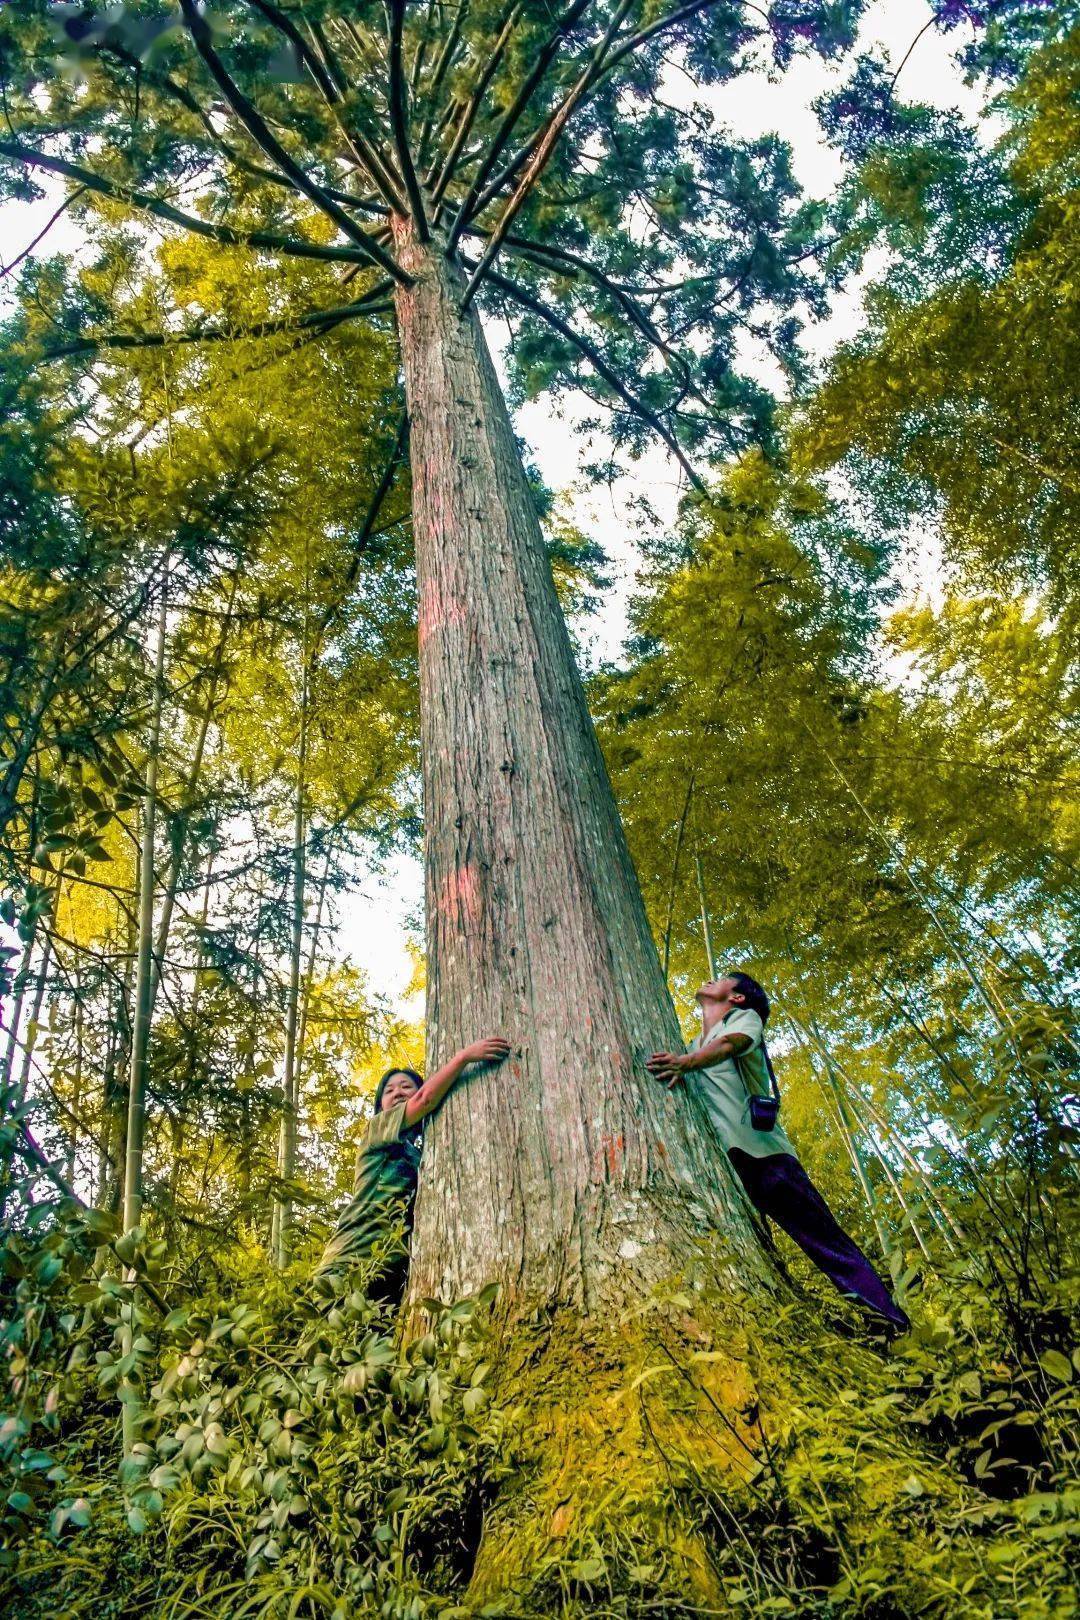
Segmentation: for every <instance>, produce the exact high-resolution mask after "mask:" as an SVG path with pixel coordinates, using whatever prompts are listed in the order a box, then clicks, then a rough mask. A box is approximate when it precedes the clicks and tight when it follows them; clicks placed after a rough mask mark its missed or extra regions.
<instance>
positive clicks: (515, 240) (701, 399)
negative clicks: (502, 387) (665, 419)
mask: <svg viewBox="0 0 1080 1620" xmlns="http://www.w3.org/2000/svg"><path fill="white" fill-rule="evenodd" d="M468 230H469V234H470V235H478V234H482V233H480V232H478V231H477V228H476V226H469V227H468ZM505 240H506V245H507V247H508V248H509V249H510V251H511V252H512V253H520V254H522V255H523V256H524V257H525V258H528V259H533V260H535V261H536V262H537V263H540V264H545V265H550V264H551V263H552V261H554V262H555V263H556V264H562V265H564V266H565V267H566V268H567V270H568V271H570V272H571V273H573V272H580V273H581V274H582V275H584V276H588V278H589V280H590V281H592V282H594V283H595V285H596V286H597V287H599V288H601V290H602V291H604V292H606V293H607V294H608V295H609V297H610V298H611V299H612V301H613V302H614V303H616V304H617V305H618V306H619V308H620V309H621V310H622V311H623V313H624V315H626V316H627V318H628V319H629V320H630V321H631V322H632V323H633V325H634V326H636V327H637V329H638V331H639V332H640V333H641V335H642V336H643V337H644V338H647V339H648V341H649V342H650V343H651V344H652V346H653V348H654V349H656V350H657V351H658V352H659V353H660V354H661V355H663V357H664V360H665V362H666V364H668V365H669V366H670V367H671V369H672V370H673V371H674V372H676V373H677V375H678V377H679V381H680V382H681V383H682V384H683V387H684V388H685V389H686V391H687V393H689V394H691V395H693V397H694V398H695V399H696V400H697V401H698V403H699V404H701V405H704V406H705V407H706V408H708V405H709V401H708V400H707V399H706V398H705V396H704V395H703V394H702V393H701V392H700V390H699V389H698V387H697V385H696V384H695V382H694V380H693V377H692V376H691V374H690V368H689V366H688V365H687V363H686V361H685V359H684V358H683V356H682V355H681V354H679V353H678V352H677V351H676V350H674V349H673V348H672V347H671V345H670V344H669V343H667V342H666V341H665V340H664V338H663V337H662V336H661V334H660V332H659V331H658V330H657V328H656V326H654V324H653V322H652V321H651V320H650V319H649V317H648V315H647V314H646V313H645V311H644V310H643V309H642V308H641V306H640V305H639V304H638V303H637V302H636V300H635V299H634V298H632V297H631V296H630V293H629V290H628V289H627V288H625V287H622V286H620V285H619V283H618V282H615V281H611V280H610V279H609V278H608V277H607V276H605V275H604V273H603V271H602V270H598V269H597V267H596V265H594V264H591V263H590V262H589V260H588V259H583V258H581V257H580V256H579V255H578V254H576V253H571V252H570V251H569V250H568V249H566V248H560V247H556V246H555V245H554V244H553V243H552V244H549V243H546V242H545V243H542V244H541V243H536V242H530V241H528V240H527V239H526V238H525V237H521V236H507V237H506V239H505Z"/></svg>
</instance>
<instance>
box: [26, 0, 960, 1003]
mask: <svg viewBox="0 0 1080 1620" xmlns="http://www.w3.org/2000/svg"><path fill="white" fill-rule="evenodd" d="M930 15H931V10H930V6H929V5H928V4H926V3H925V0H877V3H876V4H873V5H871V6H870V7H869V8H868V11H867V15H866V18H865V21H864V25H863V28H862V32H861V36H860V45H861V46H862V47H863V48H867V49H872V50H874V51H875V53H876V52H877V51H879V50H884V51H885V52H887V54H888V56H889V58H890V59H891V60H892V61H893V62H896V63H899V61H900V60H901V58H902V57H903V56H904V53H905V52H906V51H907V49H908V47H909V45H910V44H911V42H912V40H913V39H914V38H915V36H916V35H917V34H918V33H919V31H920V30H921V29H922V28H923V26H924V25H925V24H926V22H927V21H928V20H929V18H930ZM956 39H957V36H956V35H949V36H945V37H943V36H942V35H940V34H939V33H938V32H937V31H936V30H934V29H931V30H929V31H928V32H927V33H926V34H924V35H923V36H922V38H921V39H920V41H919V43H918V44H917V45H916V47H915V50H914V52H913V53H912V56H911V58H910V60H909V61H908V63H907V65H906V66H905V68H904V73H903V78H902V79H901V81H900V86H899V91H900V93H903V94H906V95H907V96H908V97H910V98H912V99H915V98H918V99H920V100H924V101H928V102H931V103H933V104H935V105H937V106H940V107H958V108H960V109H961V110H963V111H964V112H966V113H968V114H969V115H971V116H974V115H975V114H976V112H977V108H978V104H979V97H978V95H977V93H976V92H974V91H971V90H969V89H968V88H967V87H966V86H965V85H964V84H963V81H962V79H961V78H960V76H959V74H958V73H957V71H956V69H955V67H954V65H953V61H952V48H953V46H954V44H955V43H956ZM844 72H845V69H844V67H843V65H841V67H840V68H839V69H834V68H829V67H828V66H827V65H826V64H824V63H822V62H820V61H818V60H812V59H799V60H797V61H796V62H794V63H793V64H792V66H791V67H790V68H789V69H788V71H787V72H786V73H785V74H784V75H783V77H782V78H780V79H778V80H776V81H770V80H769V79H768V78H767V77H766V76H765V75H764V74H762V75H755V76H752V77H751V76H744V77H742V78H740V79H738V80H737V81H735V82H734V83H732V84H730V85H727V86H725V87H723V88H722V89H720V90H717V91H710V92H707V93H706V94H707V99H708V101H709V102H710V104H711V105H712V106H713V108H714V109H715V110H716V112H717V113H718V115H719V116H720V117H721V118H722V119H723V120H724V121H725V122H726V123H727V124H728V125H729V126H730V127H731V128H732V129H733V130H734V131H736V132H737V133H738V134H741V135H743V136H748V137H753V136H756V135H761V134H765V133H767V132H770V131H776V132H777V133H778V134H779V135H781V136H782V137H783V139H785V140H786V141H788V142H789V143H790V145H791V147H792V150H793V159H794V165H795V171H796V174H797V176H798V177H799V179H800V180H801V181H802V183H803V185H804V187H805V188H806V190H807V192H808V193H809V194H811V195H813V196H827V195H828V193H829V191H830V190H831V189H832V188H833V187H834V186H835V185H836V183H837V181H838V178H839V176H840V167H841V166H840V161H839V158H838V156H837V154H836V153H835V152H833V151H831V150H830V149H829V148H828V147H827V146H826V144H825V142H824V141H823V139H822V136H821V131H820V128H819V127H818V124H817V121H816V119H815V117H814V114H813V112H812V110H811V109H812V105H813V103H814V102H815V101H816V100H817V99H818V97H819V96H821V95H822V94H823V93H824V92H825V91H827V90H828V89H829V88H830V87H831V86H834V85H835V84H837V83H838V82H840V80H841V79H842V77H843V74H844ZM672 92H673V93H678V90H677V86H676V84H675V83H674V82H673V84H672ZM683 93H684V94H687V95H690V94H693V93H694V91H693V89H692V87H691V86H689V85H686V86H685V89H684V92H683ZM56 201H57V199H56V198H55V197H51V198H49V199H47V200H46V201H44V202H41V203H37V204H33V205H30V204H8V205H6V206H4V207H2V208H0V257H2V258H3V261H4V263H5V264H6V263H9V262H10V261H11V260H12V259H13V258H14V257H15V255H16V254H17V253H19V252H20V251H21V250H22V249H23V248H25V247H26V246H27V245H28V243H29V242H30V241H31V240H32V239H33V238H34V236H35V235H36V234H37V233H38V231H40V230H41V229H42V228H43V227H44V225H45V224H46V222H47V220H48V218H49V216H50V214H51V213H52V212H53V210H54V208H55V207H56ZM77 240H78V238H77V235H76V234H75V233H73V232H72V230H71V228H70V226H68V224H67V222H66V221H63V220H62V221H61V222H60V223H59V224H58V225H57V226H56V227H55V228H54V230H52V231H51V232H50V233H49V235H48V237H47V238H46V240H45V242H44V243H43V244H42V247H41V250H40V251H42V252H50V253H55V252H57V251H63V250H65V249H70V248H72V247H73V246H74V245H76V243H77ZM859 312H860V292H859V288H858V287H857V286H855V287H852V288H851V289H849V290H848V291H847V292H845V294H844V295H843V296H842V297H840V298H838V299H837V300H836V301H835V303H834V307H833V309H832V312H831V314H830V317H829V319H828V320H827V321H824V322H821V323H819V324H818V325H817V326H816V327H815V328H813V329H812V330H811V332H810V333H809V335H808V345H809V347H810V350H811V352H812V353H813V354H814V355H816V356H823V355H825V354H827V353H828V352H829V350H830V349H831V348H832V347H833V346H834V345H835V344H837V343H838V342H841V341H843V340H844V339H845V338H846V337H849V336H850V335H851V334H852V333H854V332H855V331H856V330H857V328H858V324H859V318H860V317H859ZM492 337H493V340H494V341H495V342H496V343H497V342H498V333H497V332H493V334H492ZM744 363H745V364H747V366H748V369H752V363H753V362H752V356H749V355H747V356H746V357H744ZM575 414H576V413H575V411H574V409H573V405H572V403H571V405H570V406H569V407H568V408H566V409H564V411H563V412H562V413H561V414H555V413H554V412H553V411H552V408H551V406H550V404H545V403H543V402H540V403H536V404H533V405H529V406H527V407H525V408H524V409H523V410H522V411H521V412H520V413H519V415H518V421H517V425H518V430H519V432H520V433H521V435H522V437H523V438H524V439H525V440H526V442H527V443H528V444H529V446H530V447H531V450H532V453H533V456H534V458H535V461H536V463H537V465H538V467H539V469H540V472H541V473H542V475H543V477H544V479H545V481H546V483H547V484H548V485H549V487H550V488H552V489H554V490H556V491H560V492H565V494H566V495H567V497H568V498H569V500H570V502H571V510H572V513H573V516H574V519H575V521H576V522H577V523H578V525H579V526H580V527H581V528H582V529H583V530H585V531H586V532H588V533H590V534H592V535H594V536H595V537H596V538H597V539H598V540H599V541H600V542H601V543H602V545H603V546H604V548H605V550H606V551H607V553H608V555H609V557H610V558H611V562H612V569H613V572H614V573H615V575H616V580H615V585H614V588H613V590H612V591H611V592H610V593H609V594H608V595H607V597H606V599H605V602H604V604H603V607H602V609H601V610H600V612H599V614H598V615H597V617H596V618H595V619H594V620H593V621H592V622H591V623H590V626H589V633H588V641H589V644H590V651H591V655H592V656H593V657H594V658H614V657H616V656H617V655H618V652H619V649H620V647H621V644H622V640H623V636H624V634H625V627H626V607H627V600H628V597H629V595H630V593H631V592H632V590H633V586H634V576H635V570H636V568H637V566H638V563H639V555H638V551H637V547H636V544H635V540H634V522H633V515H632V511H631V507H630V501H631V499H632V497H633V495H634V494H635V492H637V491H640V490H646V491H647V492H648V495H649V498H650V500H651V502H652V504H653V506H654V508H655V509H656V510H657V512H658V513H659V515H660V517H661V519H662V520H663V521H667V520H669V519H671V518H672V517H673V516H674V513H675V509H676V504H677V500H678V495H679V484H678V480H677V478H676V476H675V472H676V471H677V469H673V465H672V463H671V462H670V460H669V458H668V457H667V455H666V453H664V452H662V451H661V450H660V449H654V450H652V451H650V452H649V453H648V454H647V455H646V456H645V457H643V459H642V460H641V461H639V462H637V463H636V464H633V465H632V466H630V467H628V470H627V473H626V476H625V477H624V478H622V479H621V480H620V481H619V482H618V483H617V484H616V485H615V486H614V487H613V488H612V489H611V490H607V489H604V490H602V491H599V492H596V491H593V492H589V491H586V490H585V489H583V488H582V487H581V485H580V482H579V480H580V470H579V468H580V449H581V445H580V441H579V440H578V439H577V438H576V437H575V435H574V434H573V432H571V431H569V428H570V425H571V423H572V422H573V420H574V416H575ZM583 414H585V413H583ZM928 544H929V541H928ZM931 561H932V560H931V559H930V558H929V556H928V558H927V564H928V565H930V564H931ZM929 572H930V566H927V568H926V569H925V570H917V572H916V583H917V581H918V574H919V573H926V574H928V573H929ZM422 891H423V883H422V875H421V871H420V866H419V863H418V862H417V861H414V860H411V859H407V858H405V857H399V858H397V859H395V860H394V861H392V862H391V863H390V864H389V865H388V867H387V869H386V871H385V872H384V873H383V874H382V875H381V876H380V877H369V878H367V879H365V881H363V882H362V883H360V884H358V886H357V889H356V891H355V893H354V894H353V895H351V896H348V897H343V898H342V899H341V900H340V901H339V903H338V911H339V918H340V923H341V931H340V935H339V946H340V948H341V949H342V950H343V951H344V952H347V953H348V954H349V955H351V957H352V959H353V960H354V962H356V964H357V965H358V966H360V967H362V968H363V969H364V970H365V971H366V973H367V976H368V979H369V982H370V984H371V986H372V988H373V989H374V990H376V991H378V992H380V993H381V994H383V995H385V996H387V997H388V998H389V999H390V1000H391V1002H392V1003H393V1005H394V1006H395V1008H396V1009H398V1010H399V1011H401V1012H402V1013H408V1014H409V1015H411V1016H416V1015H417V1014H418V1013H419V1011H420V1009H419V1008H418V1007H417V1006H415V1005H413V1006H407V1005H406V1003H405V1001H404V992H405V987H406V986H407V984H408V982H409V980H410V979H411V977H412V963H411V961H410V959H409V957H408V954H407V952H406V940H407V938H409V937H410V932H411V931H412V930H413V929H414V928H415V925H416V923H417V921H418V919H419V918H420V916H421V914H422ZM413 937H415V935H413Z"/></svg>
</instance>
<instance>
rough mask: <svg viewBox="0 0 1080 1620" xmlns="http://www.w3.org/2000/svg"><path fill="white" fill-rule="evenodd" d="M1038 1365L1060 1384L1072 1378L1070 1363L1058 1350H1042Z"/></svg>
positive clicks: (1068, 1381) (1066, 1382)
mask: <svg viewBox="0 0 1080 1620" xmlns="http://www.w3.org/2000/svg"><path fill="white" fill-rule="evenodd" d="M1039 1366H1040V1367H1041V1368H1042V1369H1043V1371H1044V1372H1048V1373H1049V1374H1050V1376H1051V1378H1056V1379H1057V1380H1058V1382H1059V1383H1060V1384H1068V1383H1070V1382H1071V1380H1072V1375H1073V1370H1072V1363H1071V1362H1070V1360H1069V1358H1068V1356H1063V1355H1062V1353H1061V1351H1060V1350H1044V1351H1043V1353H1042V1355H1041V1356H1040V1357H1039Z"/></svg>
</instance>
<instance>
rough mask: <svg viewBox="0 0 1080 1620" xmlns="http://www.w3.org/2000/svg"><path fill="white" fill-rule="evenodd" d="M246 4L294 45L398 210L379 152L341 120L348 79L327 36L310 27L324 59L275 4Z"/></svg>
mask: <svg viewBox="0 0 1080 1620" xmlns="http://www.w3.org/2000/svg"><path fill="white" fill-rule="evenodd" d="M248 4H249V5H250V6H253V7H254V8H255V9H256V11H258V12H260V13H261V14H262V16H264V17H265V18H266V20H267V22H269V23H270V24H271V25H272V26H273V27H274V28H276V29H277V30H278V32H279V33H280V34H283V35H284V37H285V38H286V39H287V40H288V41H289V42H290V44H291V45H292V46H293V48H294V50H295V51H296V53H297V55H298V56H299V58H300V60H301V61H302V62H303V64H304V66H305V67H306V68H307V70H308V72H309V73H310V74H311V77H312V78H313V79H314V80H315V83H316V84H317V85H318V87H319V89H320V91H321V92H322V97H323V100H324V101H325V102H326V104H327V106H328V107H329V108H330V111H331V114H332V116H333V119H334V122H335V124H336V125H337V127H338V129H339V130H340V131H341V134H342V136H343V138H344V140H345V142H346V144H347V145H348V148H349V151H350V152H351V153H352V155H353V157H354V158H355V159H356V162H357V163H358V164H359V165H360V167H361V168H363V169H366V170H367V172H368V175H369V176H370V178H371V179H372V180H373V181H374V182H375V185H376V186H377V187H378V189H379V191H381V192H382V195H383V197H384V198H385V200H386V201H387V203H389V205H390V207H391V208H396V209H398V210H400V208H401V199H400V197H399V195H398V191H397V187H396V185H395V183H394V181H393V177H392V176H391V175H390V174H389V173H388V171H387V170H386V168H385V166H384V165H383V163H382V162H381V161H380V159H379V157H378V154H377V153H376V152H375V151H374V150H373V148H372V147H371V146H370V144H369V143H368V142H367V141H366V140H365V139H364V137H363V136H362V135H360V134H359V133H358V132H357V131H356V130H353V129H349V128H348V127H347V126H346V125H345V123H344V122H343V121H342V118H341V114H340V111H339V106H340V103H341V102H342V100H343V99H344V97H345V96H346V94H347V93H348V89H349V83H348V80H347V79H346V78H345V75H344V74H343V72H342V70H341V68H340V66H339V65H338V61H337V58H336V57H335V56H334V53H333V52H332V51H331V49H330V47H329V45H328V44H327V42H326V40H325V39H324V38H323V36H322V35H321V34H320V33H318V32H316V31H315V30H314V29H313V30H312V31H313V33H314V36H315V39H316V40H317V42H318V44H319V48H320V50H322V52H323V56H324V58H325V63H324V62H323V61H321V60H320V58H319V57H318V55H317V54H316V52H315V51H313V50H312V49H311V46H310V45H309V44H308V42H307V40H306V39H305V38H304V36H303V34H301V32H300V30H299V29H298V28H297V26H296V24H295V23H294V22H293V21H292V19H291V18H290V17H288V16H287V15H286V14H285V12H283V11H281V10H280V9H279V8H278V7H277V6H275V5H272V4H271V0H248ZM310 26H311V25H310V24H309V27H310ZM324 189H325V191H326V195H327V196H328V197H333V196H334V191H333V190H332V189H331V188H330V187H329V186H327V187H325V188H324Z"/></svg>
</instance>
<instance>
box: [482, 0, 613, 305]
mask: <svg viewBox="0 0 1080 1620" xmlns="http://www.w3.org/2000/svg"><path fill="white" fill-rule="evenodd" d="M632 4H633V0H619V4H618V5H617V6H616V8H615V11H614V14H613V16H612V18H611V21H610V23H609V24H608V27H607V29H606V31H605V33H604V36H603V38H602V39H601V41H600V43H599V45H598V46H597V47H596V49H595V51H594V52H593V54H592V58H591V60H590V62H589V65H588V67H587V68H586V69H585V71H584V73H582V74H581V75H580V76H579V77H578V80H577V83H576V84H575V85H574V86H573V88H572V89H571V91H570V93H569V94H568V95H567V96H565V97H564V98H563V101H562V105H561V106H560V107H558V108H557V109H556V111H555V112H554V113H552V115H551V117H550V118H549V119H548V121H547V125H546V126H545V131H544V134H543V136H542V137H541V139H540V141H539V144H538V145H537V148H536V151H535V153H534V154H533V156H532V158H531V159H530V161H529V165H528V168H527V169H526V170H525V173H524V174H523V175H522V177H521V179H520V180H519V182H518V184H517V187H516V189H515V191H514V194H513V196H512V197H511V198H510V201H509V202H508V203H507V205H506V207H505V209H504V210H503V213H502V218H501V219H500V220H499V222H498V224H497V225H496V226H495V229H494V231H493V232H492V234H491V240H490V241H489V242H488V245H487V247H486V248H485V250H484V252H483V253H482V254H481V257H480V263H479V264H478V265H477V267H476V269H475V271H474V272H473V275H472V278H471V280H470V282H469V284H468V286H467V287H466V288H465V296H464V298H463V299H462V301H461V307H462V309H463V310H465V309H468V307H469V305H470V303H471V302H472V299H473V296H474V294H475V292H476V289H477V287H478V286H479V285H480V282H481V281H482V280H483V277H484V273H485V271H486V270H487V267H488V265H490V264H491V263H492V261H493V260H494V259H495V257H496V255H497V254H498V251H499V249H500V247H501V246H502V244H503V241H504V240H505V238H506V233H507V231H509V229H510V227H511V225H512V224H513V223H514V220H515V219H516V218H517V216H518V214H519V213H520V211H521V208H522V205H523V204H524V202H525V199H526V198H527V197H528V195H529V192H530V191H531V190H532V188H533V186H534V185H535V184H536V182H537V180H539V178H540V176H541V175H542V174H543V172H544V170H545V168H546V167H547V164H548V160H549V158H550V157H551V154H552V153H553V152H554V150H555V148H556V146H557V145H558V142H559V137H560V135H561V134H562V132H563V130H564V129H565V127H566V124H567V122H568V120H569V119H570V116H571V114H572V113H573V111H574V108H575V107H576V106H577V104H578V102H579V101H580V100H581V98H582V96H583V95H584V94H585V91H586V90H587V89H588V87H589V85H590V84H591V83H592V82H593V80H594V79H595V78H596V76H597V73H598V72H599V69H600V66H601V64H602V63H603V60H604V55H605V53H606V51H607V48H608V46H609V45H610V44H611V41H612V39H613V37H614V36H615V34H616V32H617V31H618V28H619V24H620V23H621V22H622V20H623V18H624V17H625V16H626V13H627V12H628V11H629V9H630V7H631V5H632Z"/></svg>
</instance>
